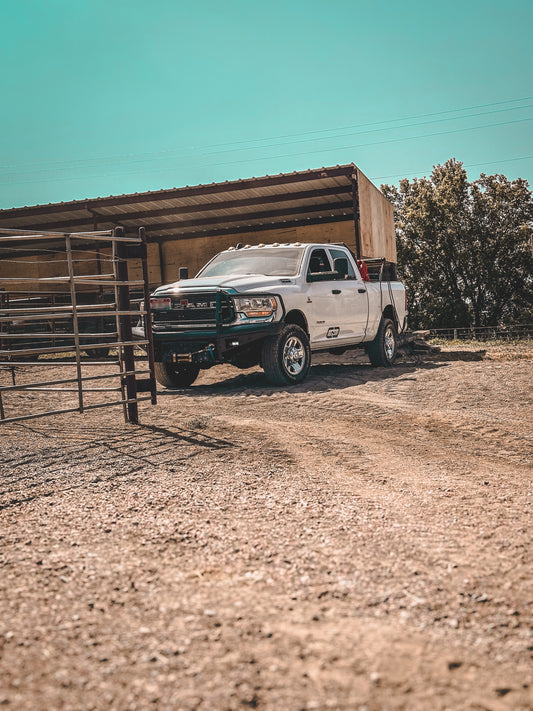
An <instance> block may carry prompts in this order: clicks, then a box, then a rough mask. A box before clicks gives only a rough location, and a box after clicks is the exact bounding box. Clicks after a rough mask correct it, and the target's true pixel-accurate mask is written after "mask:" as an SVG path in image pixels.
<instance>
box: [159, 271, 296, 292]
mask: <svg viewBox="0 0 533 711" xmlns="http://www.w3.org/2000/svg"><path fill="white" fill-rule="evenodd" d="M294 283H295V277H271V276H265V275H264V274H245V275H242V276H237V275H235V274H233V275H232V276H227V277H219V276H218V277H204V278H200V279H182V280H181V281H175V282H174V283H173V284H165V285H164V286H160V287H159V288H158V289H156V290H155V294H156V295H157V296H162V295H164V294H175V293H181V292H186V291H198V290H200V291H203V290H206V291H209V290H212V289H226V290H227V291H235V292H237V293H243V292H248V291H255V292H260V291H265V290H266V291H271V290H275V289H278V288H279V287H280V286H281V285H282V284H283V285H286V284H294Z"/></svg>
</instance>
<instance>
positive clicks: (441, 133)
mask: <svg viewBox="0 0 533 711" xmlns="http://www.w3.org/2000/svg"><path fill="white" fill-rule="evenodd" d="M528 121H533V117H529V118H524V119H514V120H511V121H501V122H498V123H491V124H485V125H483V126H470V127H467V128H456V129H452V130H449V131H438V132H434V133H424V134H418V135H416V136H405V137H403V138H389V139H385V140H383V141H371V142H369V143H359V144H356V145H351V146H336V147H331V148H319V149H309V150H306V151H303V152H297V153H285V154H281V155H274V156H272V155H269V156H263V157H256V158H244V159H240V160H235V161H224V162H222V163H205V164H204V166H219V165H236V164H240V163H253V162H256V161H265V160H275V159H278V158H294V157H299V156H303V155H310V154H314V153H327V152H334V151H346V150H353V149H355V148H365V147H368V146H379V145H384V144H389V143H398V142H402V141H414V140H418V139H421V138H433V137H435V136H445V135H450V134H454V133H464V132H467V131H477V130H481V129H486V128H494V127H499V126H507V125H510V124H516V123H524V122H528ZM156 170H159V169H155V168H152V169H148V171H147V170H146V169H145V170H143V173H146V172H151V173H153V172H155V171H156ZM139 172H140V171H139V170H138V169H135V170H127V171H125V170H120V171H114V172H113V173H106V174H104V175H98V176H91V178H92V179H98V178H103V177H108V176H109V175H110V174H111V175H113V174H114V175H135V174H138V173H139ZM3 177H4V180H1V179H0V184H2V183H7V182H10V183H12V184H27V183H39V182H42V180H40V179H37V180H18V181H15V180H12V177H10V176H3ZM5 178H7V180H6V179H5ZM72 179H73V178H72V176H64V177H55V178H54V177H48V178H47V180H49V181H54V182H60V181H65V180H72Z"/></svg>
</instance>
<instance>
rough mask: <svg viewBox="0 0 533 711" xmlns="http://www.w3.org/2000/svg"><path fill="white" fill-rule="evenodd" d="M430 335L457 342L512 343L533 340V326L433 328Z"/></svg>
mask: <svg viewBox="0 0 533 711" xmlns="http://www.w3.org/2000/svg"><path fill="white" fill-rule="evenodd" d="M429 335H430V338H444V339H449V340H455V341H469V340H475V341H491V340H495V341H497V340H504V341H512V340H520V339H530V338H533V324H513V325H509V326H471V327H463V328H454V327H453V326H451V327H450V328H431V329H429Z"/></svg>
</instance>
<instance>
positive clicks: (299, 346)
mask: <svg viewBox="0 0 533 711" xmlns="http://www.w3.org/2000/svg"><path fill="white" fill-rule="evenodd" d="M261 362H262V365H263V370H264V371H265V375H266V377H267V380H268V381H269V382H270V383H272V385H291V384H294V383H301V382H302V380H304V379H305V377H306V375H307V373H308V372H309V367H310V366H311V348H310V346H309V338H308V337H307V333H306V332H305V331H304V330H303V328H300V326H296V325H292V324H288V325H287V326H285V327H284V328H283V330H282V331H280V333H278V335H277V336H272V337H271V338H267V339H266V340H265V341H264V343H263V348H262V352H261Z"/></svg>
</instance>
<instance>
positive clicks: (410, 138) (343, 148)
mask: <svg viewBox="0 0 533 711" xmlns="http://www.w3.org/2000/svg"><path fill="white" fill-rule="evenodd" d="M526 121H533V116H532V117H530V118H525V119H515V120H513V121H501V122H499V123H489V124H486V125H485V126H470V127H468V128H456V129H453V130H451V131H437V132H435V133H424V134H419V135H418V136H405V137H404V138H388V139H386V140H384V141H372V142H370V143H359V144H357V145H355V146H336V147H333V148H318V149H313V150H308V151H304V152H300V153H284V154H282V155H276V156H265V157H263V158H245V159H242V160H234V161H224V163H206V165H208V166H216V165H234V164H237V163H251V162H254V161H260V160H273V159H277V158H294V157H298V156H302V155H309V154H311V153H327V152H330V151H351V150H353V149H354V148H365V147H367V146H380V145H384V144H386V143H398V142H399V141H414V140H417V139H419V138H433V137H434V136H446V135H448V134H452V133H463V132H465V131H477V130H480V129H483V128H494V127H496V126H507V125H509V124H513V123H524V122H526Z"/></svg>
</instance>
